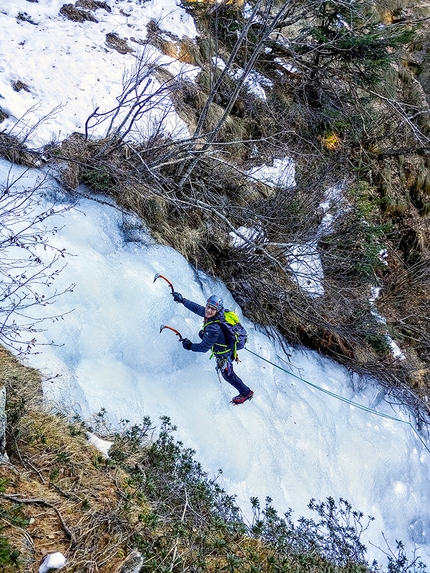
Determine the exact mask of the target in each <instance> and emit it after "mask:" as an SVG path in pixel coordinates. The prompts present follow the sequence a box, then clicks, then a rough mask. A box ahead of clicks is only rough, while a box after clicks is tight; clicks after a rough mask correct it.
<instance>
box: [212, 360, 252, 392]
mask: <svg viewBox="0 0 430 573" xmlns="http://www.w3.org/2000/svg"><path fill="white" fill-rule="evenodd" d="M216 369H217V370H218V371H219V372H221V376H222V377H223V378H224V380H225V381H226V382H228V383H229V384H231V385H232V386H233V387H234V388H236V390H237V391H238V392H239V394H241V395H242V396H247V395H248V394H249V392H251V389H250V388H248V386H247V385H246V384H244V383H243V382H242V380H241V379H240V378H239V376H238V375H237V374H236V373H235V371H234V370H233V362H232V360H231V358H230V357H228V358H226V357H222V358H217V361H216Z"/></svg>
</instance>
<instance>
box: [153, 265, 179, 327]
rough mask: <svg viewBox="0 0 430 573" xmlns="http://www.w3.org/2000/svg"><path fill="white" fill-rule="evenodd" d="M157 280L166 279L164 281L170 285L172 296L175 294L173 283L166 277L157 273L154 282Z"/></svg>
mask: <svg viewBox="0 0 430 573" xmlns="http://www.w3.org/2000/svg"><path fill="white" fill-rule="evenodd" d="M157 279H164V280H165V281H166V283H167V284H168V285H169V287H170V288H171V289H172V294H173V293H174V292H175V288H174V286H173V285H172V283H171V282H170V281H169V279H166V277H165V276H163V275H160V273H157V274H156V275H155V277H154V280H153V281H152V282H154V283H155V281H156V280H157ZM160 332H161V330H160Z"/></svg>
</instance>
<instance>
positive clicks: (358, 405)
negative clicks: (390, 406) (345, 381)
mask: <svg viewBox="0 0 430 573" xmlns="http://www.w3.org/2000/svg"><path fill="white" fill-rule="evenodd" d="M245 350H247V351H248V352H249V353H251V354H253V355H254V356H256V357H257V358H260V360H264V362H267V363H268V364H271V365H272V366H274V367H275V368H278V369H279V370H282V371H283V372H286V373H287V374H289V375H290V376H293V377H294V378H296V379H297V380H300V381H301V382H304V383H305V384H307V385H308V386H312V388H315V389H316V390H319V391H320V392H324V394H328V395H329V396H332V397H333V398H337V399H338V400H341V401H342V402H346V403H347V404H350V405H351V406H354V407H355V408H359V409H360V410H364V411H365V412H369V413H370V414H375V415H376V416H380V417H381V418H386V419H388V420H394V421H396V422H401V423H402V424H406V425H407V426H410V427H411V428H412V430H413V432H414V433H415V434H416V435H417V437H418V439H419V440H420V442H421V443H422V445H423V446H424V447H425V449H426V450H427V451H428V452H429V453H430V448H429V447H428V446H427V444H426V443H425V442H424V440H423V439H422V437H421V436H420V435H419V433H418V431H417V430H416V429H415V428H414V427H413V425H412V424H411V422H407V421H406V420H402V419H401V418H396V417H395V416H390V415H389V414H384V413H383V412H378V411H377V410H373V409H372V408H369V407H367V406H363V404H358V403H357V402H353V401H352V400H349V399H348V398H344V397H343V396H339V394H336V393H335V392H331V391H330V390H326V389H325V388H321V386H318V385H317V384H314V383H313V382H309V380H305V379H304V378H301V377H300V376H297V374H293V373H292V372H290V371H289V370H286V369H285V368H282V366H278V364H274V363H273V362H271V361H270V360H267V358H263V356H260V355H259V354H257V353H256V352H253V351H252V350H249V348H245Z"/></svg>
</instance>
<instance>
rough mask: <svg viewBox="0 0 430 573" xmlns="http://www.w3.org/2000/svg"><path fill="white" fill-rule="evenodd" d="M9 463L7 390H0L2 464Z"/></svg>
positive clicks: (0, 453)
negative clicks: (7, 451) (7, 449)
mask: <svg viewBox="0 0 430 573" xmlns="http://www.w3.org/2000/svg"><path fill="white" fill-rule="evenodd" d="M8 461H9V458H8V456H7V453H6V388H5V387H3V388H0V464H4V463H6V462H8Z"/></svg>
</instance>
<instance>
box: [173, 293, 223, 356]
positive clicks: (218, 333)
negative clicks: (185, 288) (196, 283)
mask: <svg viewBox="0 0 430 573" xmlns="http://www.w3.org/2000/svg"><path fill="white" fill-rule="evenodd" d="M183 305H184V306H185V308H187V309H188V310H191V312H194V314H198V315H199V316H202V317H203V318H204V316H205V307H204V306H202V305H201V304H197V303H196V302H193V301H191V300H187V299H186V298H184V300H183ZM218 321H219V318H218V316H217V314H216V315H215V316H214V317H212V318H209V319H205V318H204V320H203V329H202V330H203V338H202V341H201V342H199V343H194V342H193V344H192V345H191V350H192V351H193V352H207V351H208V350H210V349H211V348H213V353H214V354H215V355H222V356H228V355H229V354H230V351H228V352H226V350H228V345H227V338H226V335H225V334H224V331H223V330H222V328H221V324H220V323H219V322H218Z"/></svg>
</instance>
